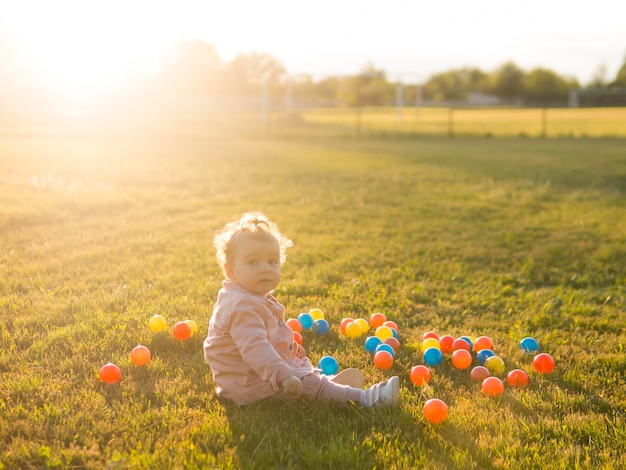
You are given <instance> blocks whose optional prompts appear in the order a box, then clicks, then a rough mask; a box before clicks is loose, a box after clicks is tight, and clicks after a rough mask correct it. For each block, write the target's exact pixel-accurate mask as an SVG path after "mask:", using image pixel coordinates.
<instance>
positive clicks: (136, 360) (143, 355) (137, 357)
mask: <svg viewBox="0 0 626 470" xmlns="http://www.w3.org/2000/svg"><path fill="white" fill-rule="evenodd" d="M151 358H152V355H151V354H150V350H149V349H148V348H147V347H145V346H142V345H138V346H135V347H134V348H133V350H132V351H131V352H130V360H131V362H132V363H133V364H135V365H136V366H145V365H146V364H147V363H148V362H150V359H151Z"/></svg>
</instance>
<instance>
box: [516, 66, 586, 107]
mask: <svg viewBox="0 0 626 470" xmlns="http://www.w3.org/2000/svg"><path fill="white" fill-rule="evenodd" d="M523 83H524V91H523V98H524V100H525V101H526V102H533V103H543V104H547V103H556V102H565V100H567V97H568V94H569V90H570V89H571V88H577V82H576V84H574V83H573V82H571V81H569V82H568V80H566V79H565V78H563V77H561V76H560V75H558V74H557V73H555V72H553V71H552V70H549V69H546V68H542V67H538V68H535V69H533V70H531V71H530V72H529V73H527V74H526V75H525V76H524V82H523Z"/></svg>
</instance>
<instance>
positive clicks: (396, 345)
mask: <svg viewBox="0 0 626 470" xmlns="http://www.w3.org/2000/svg"><path fill="white" fill-rule="evenodd" d="M383 343H385V344H388V345H389V346H391V347H392V348H393V350H394V351H395V352H398V351H399V350H400V341H398V338H395V337H393V336H391V337H389V338H386V339H385V340H384V341H383Z"/></svg>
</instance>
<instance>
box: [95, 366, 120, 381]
mask: <svg viewBox="0 0 626 470" xmlns="http://www.w3.org/2000/svg"><path fill="white" fill-rule="evenodd" d="M121 377H122V371H121V370H120V368H119V367H118V366H116V365H115V364H113V363H111V362H108V363H107V364H105V365H103V366H102V368H101V369H100V382H105V383H107V384H114V383H117V382H119V381H120V378H121Z"/></svg>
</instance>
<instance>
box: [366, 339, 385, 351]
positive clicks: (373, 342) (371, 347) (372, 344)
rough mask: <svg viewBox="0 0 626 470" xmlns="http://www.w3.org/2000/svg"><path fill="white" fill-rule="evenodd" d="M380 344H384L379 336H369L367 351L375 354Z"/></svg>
mask: <svg viewBox="0 0 626 470" xmlns="http://www.w3.org/2000/svg"><path fill="white" fill-rule="evenodd" d="M379 344H382V340H381V339H380V338H379V337H378V336H368V338H367V339H366V340H365V350H366V351H367V352H370V353H374V352H376V348H377V347H378V345H379Z"/></svg>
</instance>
